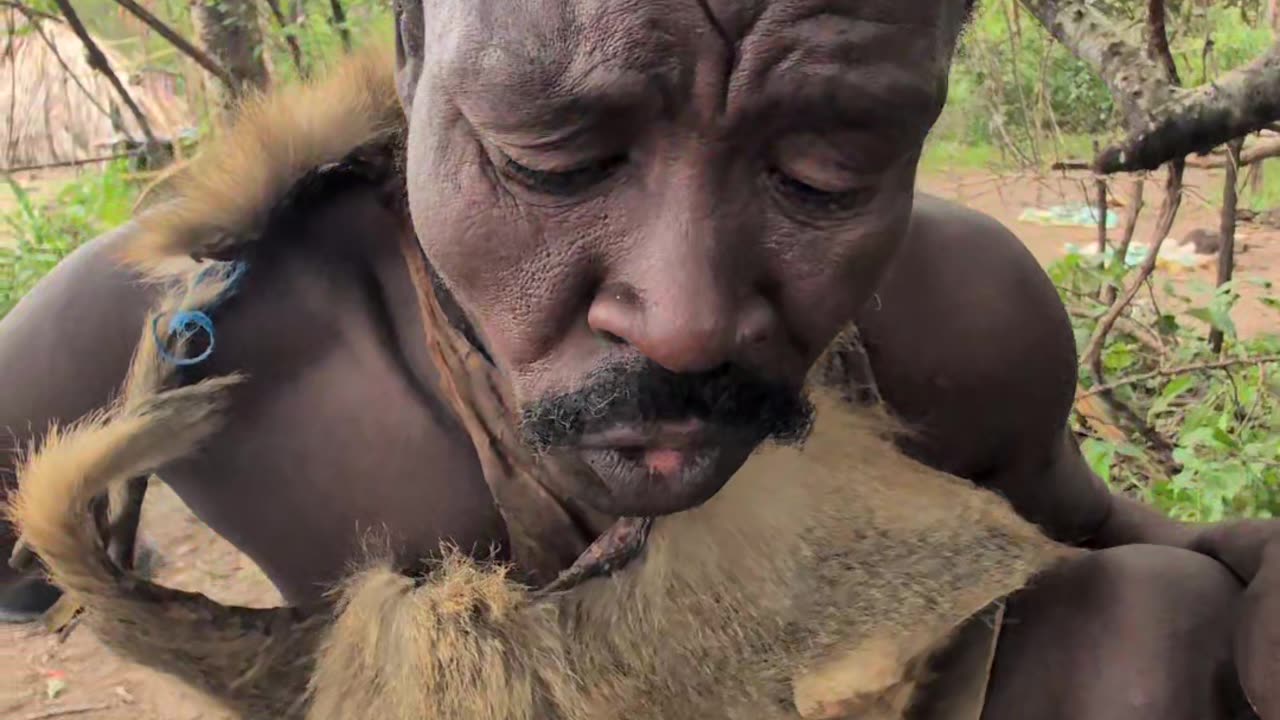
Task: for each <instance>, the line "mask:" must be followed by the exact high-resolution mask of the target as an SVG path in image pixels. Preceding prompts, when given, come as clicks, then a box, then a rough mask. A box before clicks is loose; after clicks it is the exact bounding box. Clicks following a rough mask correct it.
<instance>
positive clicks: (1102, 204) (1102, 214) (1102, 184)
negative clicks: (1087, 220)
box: [1093, 141, 1107, 255]
mask: <svg viewBox="0 0 1280 720" xmlns="http://www.w3.org/2000/svg"><path fill="white" fill-rule="evenodd" d="M1093 149H1094V154H1097V150H1098V143H1097V141H1094V143H1093ZM1093 191H1094V198H1095V201H1096V203H1097V213H1098V254H1099V255H1102V254H1104V253H1106V251H1107V179H1106V178H1105V177H1103V176H1102V175H1097V176H1095V177H1094V179H1093Z"/></svg>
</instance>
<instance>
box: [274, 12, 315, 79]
mask: <svg viewBox="0 0 1280 720" xmlns="http://www.w3.org/2000/svg"><path fill="white" fill-rule="evenodd" d="M267 8H268V9H269V10H271V16H272V17H274V18H275V19H276V25H278V26H280V32H281V33H283V34H284V42H285V44H286V45H288V46H289V56H290V57H292V58H293V67H294V69H295V70H297V71H298V77H300V78H303V79H306V77H307V66H306V64H304V63H303V62H302V48H301V47H300V46H299V45H298V38H296V37H294V36H293V33H291V32H290V24H289V20H288V18H286V17H285V16H284V11H283V10H281V9H280V0H267Z"/></svg>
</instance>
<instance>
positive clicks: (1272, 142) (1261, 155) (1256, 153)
mask: <svg viewBox="0 0 1280 720" xmlns="http://www.w3.org/2000/svg"><path fill="white" fill-rule="evenodd" d="M1273 157H1280V138H1278V137H1268V138H1266V139H1264V140H1259V141H1258V142H1255V143H1250V144H1248V145H1245V147H1244V149H1243V150H1241V151H1240V161H1239V163H1237V164H1238V165H1239V166H1240V167H1247V166H1249V165H1254V164H1256V163H1259V162H1262V161H1263V160H1269V159H1271V158H1273ZM1227 163H1228V161H1227V157H1226V154H1225V153H1219V152H1218V151H1216V150H1215V151H1214V152H1213V153H1211V154H1210V155H1209V156H1208V157H1203V158H1191V159H1189V160H1188V162H1187V164H1188V165H1193V166H1195V167H1201V168H1225V167H1226V166H1227Z"/></svg>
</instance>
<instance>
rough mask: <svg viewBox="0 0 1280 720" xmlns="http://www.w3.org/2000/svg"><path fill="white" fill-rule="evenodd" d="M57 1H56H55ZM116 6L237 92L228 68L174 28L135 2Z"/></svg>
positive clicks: (124, 0)
mask: <svg viewBox="0 0 1280 720" xmlns="http://www.w3.org/2000/svg"><path fill="white" fill-rule="evenodd" d="M55 1H56V0H55ZM115 1H116V4H117V5H119V6H120V7H122V8H124V9H125V10H128V11H129V13H130V14H131V15H133V16H134V17H136V18H138V19H139V20H141V21H142V22H144V23H146V25H147V27H149V28H151V29H152V30H155V31H156V33H158V34H159V35H160V37H162V38H164V39H165V40H168V41H169V44H170V45H173V46H174V47H175V48H177V49H178V51H179V52H181V53H182V54H183V55H186V56H187V57H189V58H191V59H192V60H194V61H195V63H196V64H197V65H199V66H200V67H202V68H204V69H205V70H206V71H207V72H208V73H209V74H210V75H212V76H214V77H216V78H218V80H220V81H221V82H222V83H223V84H224V85H226V86H227V88H229V89H230V90H231V92H233V93H234V92H236V91H237V86H236V82H235V80H234V79H232V77H231V73H229V72H227V70H226V68H224V67H222V66H221V65H219V64H218V63H217V62H216V61H215V60H214V59H213V58H211V57H209V54H208V53H206V52H205V51H203V50H201V49H200V48H198V47H196V46H195V45H192V44H191V43H190V42H188V41H187V39H186V38H184V37H182V36H181V35H179V34H178V33H177V32H176V31H175V30H174V29H173V28H171V27H169V26H168V25H166V24H165V23H164V21H163V20H161V19H160V18H158V17H156V16H155V15H153V14H152V13H151V11H150V10H148V9H146V8H144V7H142V6H141V5H139V4H138V3H136V2H134V0H115Z"/></svg>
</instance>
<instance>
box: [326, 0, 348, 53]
mask: <svg viewBox="0 0 1280 720" xmlns="http://www.w3.org/2000/svg"><path fill="white" fill-rule="evenodd" d="M329 11H330V13H331V14H330V16H329V22H331V23H333V26H334V27H335V28H337V30H338V36H339V37H341V38H342V49H343V50H346V51H347V52H350V51H351V31H350V30H348V29H347V11H346V10H344V9H343V8H342V0H329Z"/></svg>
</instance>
